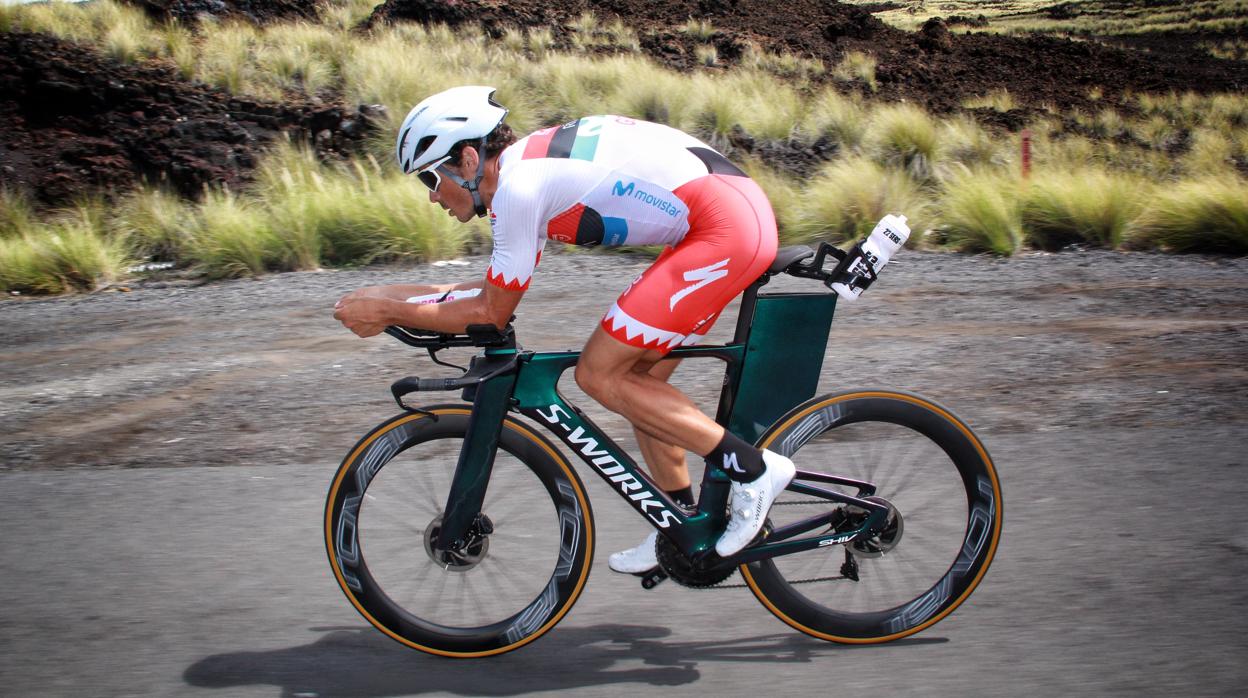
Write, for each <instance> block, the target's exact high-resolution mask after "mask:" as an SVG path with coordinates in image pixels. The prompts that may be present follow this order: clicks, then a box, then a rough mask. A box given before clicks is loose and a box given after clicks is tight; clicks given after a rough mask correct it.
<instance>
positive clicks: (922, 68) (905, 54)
mask: <svg viewBox="0 0 1248 698" xmlns="http://www.w3.org/2000/svg"><path fill="white" fill-rule="evenodd" d="M889 7H892V5H890V4H883V5H880V6H879V7H878V8H876V9H887V8H889ZM585 12H593V13H594V14H595V15H596V16H597V17H598V18H599V20H600V22H601V23H603V24H606V23H608V22H611V21H614V20H620V21H623V22H624V23H625V24H627V25H629V26H630V27H632V28H633V29H634V30H635V31H636V32H637V35H638V38H639V39H640V41H641V46H642V50H643V51H644V52H646V53H647V54H648V55H650V56H651V57H653V58H654V59H656V60H658V61H660V62H662V63H664V64H665V65H668V66H670V67H673V68H676V69H679V70H693V69H705V68H702V67H700V66H699V64H698V61H697V59H696V57H695V56H696V54H695V50H694V49H695V47H696V46H697V44H699V43H703V41H700V40H698V39H696V38H694V37H692V36H690V35H689V34H687V33H685V32H683V31H681V29H682V28H683V27H684V25H685V23H686V22H687V21H688V20H689V19H690V18H693V19H698V20H702V21H705V22H709V23H710V24H711V25H712V26H713V27H714V29H715V33H714V36H713V37H712V38H711V39H710V40H709V43H712V44H714V45H715V47H716V49H717V50H718V51H719V60H720V62H721V63H727V64H731V63H732V62H733V61H734V60H737V58H738V57H739V56H740V55H741V54H742V53H743V51H742V48H743V47H744V46H746V45H749V44H754V45H757V46H760V47H762V48H764V49H766V50H769V51H774V52H789V53H794V54H797V55H801V56H806V57H808V58H817V59H819V60H822V61H823V62H824V64H825V65H827V66H829V67H831V66H834V65H836V64H837V63H838V62H839V61H840V60H841V59H842V58H844V56H845V55H846V54H847V53H849V52H850V51H860V52H864V53H868V54H870V55H872V56H874V57H875V59H876V61H877V63H878V67H877V77H878V78H879V83H880V84H879V92H878V93H876V94H875V96H876V97H879V98H882V99H893V100H896V99H905V100H908V101H914V102H918V103H920V104H923V105H925V106H927V107H928V108H930V109H934V110H937V111H947V110H953V109H959V108H960V107H961V103H962V101H963V100H964V99H965V98H967V97H973V96H978V95H983V94H988V93H990V92H992V91H994V90H1000V89H1007V90H1009V91H1010V93H1011V94H1012V95H1014V97H1015V99H1016V101H1018V102H1020V103H1021V104H1023V105H1024V106H1025V107H1027V108H1037V107H1039V106H1040V105H1042V104H1052V105H1056V106H1058V107H1085V108H1101V107H1105V106H1115V105H1116V104H1118V100H1119V99H1120V98H1121V97H1122V96H1123V95H1128V94H1133V93H1134V94H1138V93H1141V92H1154V91H1161V92H1168V91H1171V90H1175V91H1180V92H1182V91H1187V90H1196V91H1200V92H1222V91H1241V90H1243V89H1245V88H1248V63H1245V62H1242V61H1240V62H1237V61H1226V60H1218V59H1215V58H1212V57H1210V56H1207V55H1199V54H1195V53H1191V52H1188V53H1185V54H1184V56H1183V60H1181V61H1176V60H1172V57H1171V56H1168V55H1166V53H1165V52H1164V51H1162V50H1159V49H1156V48H1154V49H1153V50H1152V52H1151V53H1144V52H1140V51H1131V50H1122V49H1118V48H1112V47H1108V46H1104V45H1101V44H1096V43H1091V42H1076V41H1070V40H1064V39H1050V38H1034V37H1012V36H996V35H991V34H957V33H954V32H951V31H950V30H949V27H948V25H947V24H946V22H944V21H942V20H939V19H934V20H932V21H929V22H928V23H927V24H926V25H925V26H924V28H923V29H922V30H920V31H918V32H905V31H902V30H900V29H895V28H893V27H890V26H887V25H885V24H884V23H883V22H881V21H880V20H879V19H877V18H876V17H874V16H873V15H872V14H871V13H870V12H869V11H868V10H867V9H864V8H863V7H861V6H855V5H845V4H841V3H837V2H827V1H825V0H786V1H785V2H775V0H668V1H667V2H653V1H652V0H564V1H563V2H559V3H550V2H546V0H509V1H508V2H499V0H387V1H386V2H385V3H384V4H382V5H379V6H378V7H377V8H376V9H375V10H374V11H373V14H372V15H371V16H370V17H369V19H368V20H367V21H366V22H365V25H366V26H369V27H372V26H376V25H377V24H379V23H384V22H396V21H415V22H422V23H425V24H439V23H440V24H447V25H449V26H452V27H460V26H464V25H469V24H480V25H481V26H483V27H484V28H485V29H486V31H488V32H490V34H491V35H494V36H498V35H501V33H502V31H503V30H504V29H506V28H507V27H516V28H521V29H536V28H546V29H549V30H551V32H552V33H553V34H554V36H555V40H556V43H557V44H558V45H561V46H568V45H569V44H570V43H571V42H570V36H571V30H570V29H569V28H568V25H569V24H570V23H571V22H573V21H574V20H576V19H577V18H578V17H580V16H581V14H582V13H585ZM959 22H960V23H963V24H968V23H969V24H978V22H977V21H970V22H968V21H967V18H959ZM1092 87H1096V88H1099V90H1098V91H1099V93H1100V97H1099V99H1098V101H1096V102H1095V103H1093V101H1092V100H1091V99H1090V98H1089V92H1090V88H1092Z"/></svg>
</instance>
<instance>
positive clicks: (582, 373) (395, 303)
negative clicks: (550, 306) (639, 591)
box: [334, 86, 794, 574]
mask: <svg viewBox="0 0 1248 698" xmlns="http://www.w3.org/2000/svg"><path fill="white" fill-rule="evenodd" d="M506 115H507V109H506V108H504V107H503V106H502V105H500V104H499V103H498V102H496V101H495V100H494V89H493V88H490V87H477V86H471V87H456V88H452V89H450V90H446V91H444V92H440V93H438V94H435V95H433V96H431V97H429V98H427V99H425V100H424V101H422V102H421V103H420V104H417V105H416V106H415V107H414V108H413V109H412V110H411V112H410V113H409V114H408V115H407V118H406V119H405V120H404V121H403V125H402V127H401V128H400V130H399V135H398V142H397V144H396V150H397V153H396V154H397V157H398V161H399V165H400V166H401V167H402V168H403V172H404V173H408V174H410V173H412V172H415V173H416V174H417V177H418V178H419V179H420V181H421V182H423V183H424V184H425V185H426V186H427V187H428V188H429V200H430V201H431V202H433V203H436V204H439V205H441V206H442V208H443V209H445V210H446V211H447V212H448V214H449V215H451V216H453V217H455V218H456V219H458V220H459V221H461V222H465V223H466V222H468V221H471V220H472V219H473V217H474V216H478V217H480V216H486V215H487V214H488V215H489V220H490V226H491V228H492V233H493V242H494V246H493V252H492V253H491V257H490V263H489V267H488V268H487V269H486V273H485V278H484V279H482V280H479V281H473V282H467V283H458V284H432V285H425V284H412V285H409V284H400V285H393V286H379V287H370V288H364V289H360V290H358V291H355V292H353V293H350V294H347V295H346V296H344V297H343V298H342V299H341V300H339V301H338V303H337V305H336V306H335V312H334V317H335V318H336V319H338V320H340V321H341V322H342V324H343V325H345V326H346V327H347V328H348V329H350V330H351V331H353V332H355V333H356V334H358V335H359V336H361V337H368V336H372V335H375V334H378V333H380V332H382V330H384V328H385V327H386V326H387V325H402V326H408V327H420V328H424V329H429V330H436V331H442V332H454V333H462V332H464V331H465V330H466V328H467V326H468V325H471V324H481V323H486V324H492V325H495V326H497V327H503V326H504V325H506V324H507V322H508V321H509V320H510V318H511V316H512V313H513V311H514V310H515V308H516V306H517V304H518V303H519V302H520V298H521V297H522V296H523V295H524V292H525V290H526V289H528V287H529V280H530V276H531V275H532V274H533V271H534V268H535V267H536V266H537V264H538V261H539V260H540V258H541V252H542V248H543V246H544V245H545V243H546V240H548V239H553V240H556V241H559V242H563V243H568V244H577V245H665V246H666V248H665V250H664V252H663V253H662V254H661V255H660V256H659V258H658V259H657V260H656V261H655V262H654V264H653V265H651V266H650V267H649V268H648V269H646V270H645V271H644V272H642V274H641V275H640V276H638V277H637V278H636V279H635V280H634V281H633V282H632V284H631V285H630V286H629V287H628V288H627V289H626V290H625V291H624V292H623V294H622V295H621V296H620V297H619V299H618V300H617V301H616V302H615V304H614V305H612V306H611V308H610V309H609V310H608V311H607V312H606V315H605V316H604V317H603V319H602V321H601V323H600V324H599V325H598V326H597V327H596V328H595V330H594V332H593V334H592V335H591V336H590V338H589V340H588V342H587V343H586V345H585V349H584V351H583V353H582V355H581V357H580V360H579V361H578V363H577V366H576V370H575V376H576V382H577V384H578V385H579V386H580V387H581V389H582V390H584V391H585V393H586V394H587V395H589V396H590V397H592V398H594V399H595V400H597V401H598V402H600V403H601V404H602V405H603V406H605V407H606V408H608V409H610V410H612V411H614V412H616V413H618V414H620V415H622V416H624V417H625V418H626V419H628V421H629V422H630V423H631V424H632V425H633V427H634V430H635V432H636V434H637V440H638V443H639V444H640V447H641V451H642V455H643V456H644V458H645V461H646V463H647V465H648V466H649V469H650V472H651V474H652V477H653V479H654V481H655V484H657V485H658V486H659V487H660V488H661V489H663V490H664V491H665V492H667V494H668V495H669V496H670V497H672V498H673V499H674V500H675V501H677V502H679V503H680V504H683V505H685V506H689V505H692V504H693V492H692V488H691V481H690V479H689V472H688V470H687V468H686V467H685V458H684V454H685V451H686V450H688V451H693V452H694V453H697V454H698V455H700V456H702V457H704V458H705V459H706V460H707V461H708V462H709V463H711V464H712V465H713V466H715V467H719V468H722V469H723V471H724V472H725V473H726V474H727V475H728V477H729V478H730V479H731V480H732V485H731V498H730V506H731V516H730V518H729V523H728V527H727V530H726V531H725V532H724V534H723V535H722V536H721V538H720V539H719V540H718V541H717V542H716V545H715V550H716V552H717V553H719V554H720V555H721V556H723V557H728V556H730V555H733V554H735V553H737V552H738V551H740V550H741V549H742V548H744V547H745V546H746V545H748V544H749V543H750V541H751V540H753V538H754V537H755V535H756V534H757V533H758V532H759V530H760V529H761V528H762V526H763V523H764V520H765V518H766V516H767V512H768V510H769V509H770V508H771V503H772V501H773V500H774V499H775V497H776V495H777V494H778V493H779V492H780V491H782V490H783V489H784V488H785V486H786V485H788V483H789V481H790V480H792V478H793V475H794V466H793V463H792V462H791V461H789V459H787V458H785V457H784V456H781V455H779V454H776V453H773V452H771V451H761V452H760V451H759V450H758V449H756V448H754V447H753V446H751V445H750V444H748V443H746V442H745V441H744V440H742V439H740V438H739V437H737V436H735V435H733V434H732V433H731V432H728V431H727V430H725V429H724V428H723V427H722V426H720V425H719V424H717V423H716V422H715V421H714V420H712V419H711V418H710V417H707V416H706V415H705V414H703V413H702V412H701V411H700V410H699V409H698V408H697V407H696V406H695V405H694V404H693V402H692V401H691V400H690V399H689V398H688V397H686V396H685V395H684V394H683V393H681V392H680V391H679V390H677V389H676V388H674V387H672V386H671V385H670V384H669V383H668V382H667V381H668V378H669V377H670V376H671V374H672V371H673V370H674V369H675V368H676V364H677V363H678V362H677V361H674V360H668V361H662V359H663V358H664V356H666V354H667V353H668V352H669V351H671V350H672V349H673V348H675V347H677V346H681V345H687V344H694V343H696V342H697V341H698V340H699V339H701V338H702V337H703V336H705V335H706V333H707V331H708V330H709V329H710V328H711V325H712V324H713V323H714V322H715V320H716V318H718V317H719V314H720V312H721V311H722V310H723V308H724V307H725V306H726V305H727V304H728V303H729V302H731V301H732V299H733V298H735V297H736V296H737V295H738V294H740V293H741V292H742V291H743V290H744V289H745V288H746V287H747V286H748V285H749V284H750V283H751V282H753V281H754V280H755V279H757V278H758V277H759V276H760V275H761V274H762V273H763V271H765V270H766V269H767V267H768V266H769V265H770V264H771V262H772V261H773V260H774V258H775V254H776V244H777V243H776V222H775V216H774V214H773V212H772V209H771V205H770V204H769V203H768V201H767V197H766V195H764V194H763V191H762V190H761V189H760V188H759V187H758V185H757V184H755V183H754V181H753V180H751V179H750V178H749V177H747V176H746V175H745V173H743V172H742V171H741V170H740V169H738V168H737V167H736V166H734V165H733V164H732V163H730V162H729V161H728V160H727V159H726V158H724V157H723V156H722V155H720V154H719V153H717V152H715V151H714V150H713V149H711V148H710V147H708V146H707V145H706V144H704V143H702V142H701V141H699V140H697V139H696V138H693V137H692V136H689V135H687V134H685V133H683V132H681V131H678V130H676V129H672V128H669V127H666V126H662V125H659V124H653V123H648V122H644V121H638V120H634V119H628V118H624V117H618V116H589V117H585V118H582V119H578V120H576V121H572V122H569V123H566V124H563V125H561V126H554V127H551V128H546V129H542V130H540V131H537V132H535V133H532V134H530V135H528V136H527V137H524V138H520V139H518V140H517V138H516V136H515V135H514V133H513V132H512V130H511V128H510V127H509V126H508V125H507V124H506V123H504V122H503V120H504V117H506ZM474 289H480V290H479V291H477V292H476V293H475V295H470V294H471V293H472V290H474ZM450 291H468V292H469V293H466V294H462V295H464V296H466V297H462V298H456V299H454V300H449V301H447V302H444V303H436V304H417V303H408V302H405V301H406V300H407V299H408V298H410V297H412V296H416V295H422V294H430V293H439V294H443V293H447V292H450ZM457 295H460V294H457ZM656 536H657V532H655V533H651V534H650V535H649V536H647V537H646V539H645V540H644V541H643V542H642V543H641V545H638V546H637V547H636V548H633V549H631V550H627V551H624V552H622V553H616V554H614V555H612V556H611V558H610V560H609V563H610V567H611V569H613V570H615V571H617V572H626V573H633V574H639V573H642V572H645V571H647V570H649V569H651V568H653V567H655V566H656V565H657V564H658V562H657V559H656V554H655V542H656Z"/></svg>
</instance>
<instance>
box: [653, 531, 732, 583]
mask: <svg viewBox="0 0 1248 698" xmlns="http://www.w3.org/2000/svg"><path fill="white" fill-rule="evenodd" d="M654 552H655V556H656V557H658V559H659V567H662V568H663V571H664V572H666V573H667V576H669V577H671V578H672V579H674V580H676V583H677V584H679V585H681V586H686V587H693V588H695V589H701V588H705V587H713V586H715V585H716V584H719V583H720V582H722V581H724V580H725V579H727V578H729V577H731V576H732V573H733V572H735V571H736V569H737V567H736V565H727V564H723V558H721V557H720V556H719V555H716V554H715V551H713V550H712V551H711V552H710V553H708V555H707V556H706V557H705V558H704V559H703V560H702V561H701V562H702V564H700V565H697V564H694V563H693V562H692V561H691V560H690V559H689V558H688V557H685V554H684V553H682V552H680V549H678V548H677V547H676V545H675V544H674V543H672V542H671V541H670V540H668V539H667V537H666V536H659V538H658V540H657V541H656V542H655V545H654Z"/></svg>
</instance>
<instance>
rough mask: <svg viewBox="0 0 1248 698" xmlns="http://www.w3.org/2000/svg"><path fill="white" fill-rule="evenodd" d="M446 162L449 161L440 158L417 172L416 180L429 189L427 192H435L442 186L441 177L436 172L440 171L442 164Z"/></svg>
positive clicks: (447, 158) (446, 158)
mask: <svg viewBox="0 0 1248 698" xmlns="http://www.w3.org/2000/svg"><path fill="white" fill-rule="evenodd" d="M447 160H450V158H449V157H445V158H442V159H441V160H438V161H437V162H435V163H433V164H432V165H430V166H429V167H427V168H425V169H423V170H421V171H420V172H417V173H416V178H417V179H419V180H420V181H421V183H422V184H424V185H425V186H426V187H429V191H437V190H438V187H439V186H441V185H442V175H441V174H439V173H438V170H440V169H442V164H443V163H445V162H446V161H447Z"/></svg>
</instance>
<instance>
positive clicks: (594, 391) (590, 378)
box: [572, 361, 611, 402]
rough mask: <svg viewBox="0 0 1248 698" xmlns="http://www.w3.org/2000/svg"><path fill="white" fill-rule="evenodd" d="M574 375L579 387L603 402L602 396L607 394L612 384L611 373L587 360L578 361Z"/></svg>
mask: <svg viewBox="0 0 1248 698" xmlns="http://www.w3.org/2000/svg"><path fill="white" fill-rule="evenodd" d="M572 376H573V378H575V379H576V385H577V387H579V388H580V389H581V390H583V391H585V394H586V395H588V396H590V397H592V398H594V399H595V400H598V401H599V402H602V397H604V396H605V395H606V390H607V388H608V387H609V386H610V385H611V379H610V375H609V374H607V373H604V372H603V371H600V370H598V369H597V368H596V367H595V366H594V365H593V364H592V363H590V362H587V361H581V362H579V363H577V364H576V369H575V370H574V371H573V374H572Z"/></svg>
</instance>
